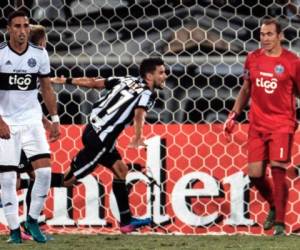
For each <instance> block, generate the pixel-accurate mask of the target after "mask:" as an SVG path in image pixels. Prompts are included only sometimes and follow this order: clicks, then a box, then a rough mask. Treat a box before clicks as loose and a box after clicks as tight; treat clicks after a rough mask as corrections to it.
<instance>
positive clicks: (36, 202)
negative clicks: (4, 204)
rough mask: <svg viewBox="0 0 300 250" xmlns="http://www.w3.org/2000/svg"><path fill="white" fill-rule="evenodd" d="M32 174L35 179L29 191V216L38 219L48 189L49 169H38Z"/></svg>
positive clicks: (49, 181) (49, 180)
mask: <svg viewBox="0 0 300 250" xmlns="http://www.w3.org/2000/svg"><path fill="white" fill-rule="evenodd" d="M34 174H35V179H34V184H33V187H32V191H31V203H30V209H29V215H30V216H31V218H33V219H38V218H39V216H40V213H41V211H42V209H43V207H44V202H45V199H46V198H47V194H48V191H49V189H50V184H51V167H45V168H38V169H36V170H34Z"/></svg>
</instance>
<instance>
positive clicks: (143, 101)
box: [136, 90, 155, 111]
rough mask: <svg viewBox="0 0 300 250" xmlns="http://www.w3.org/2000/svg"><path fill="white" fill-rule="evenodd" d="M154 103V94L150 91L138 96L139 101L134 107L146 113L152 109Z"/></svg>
mask: <svg viewBox="0 0 300 250" xmlns="http://www.w3.org/2000/svg"><path fill="white" fill-rule="evenodd" d="M154 102H155V94H154V93H152V92H151V91H150V90H147V91H143V92H142V93H141V95H140V98H139V101H138V103H137V105H136V108H143V109H145V110H146V111H148V110H149V109H150V108H152V107H153V105H154Z"/></svg>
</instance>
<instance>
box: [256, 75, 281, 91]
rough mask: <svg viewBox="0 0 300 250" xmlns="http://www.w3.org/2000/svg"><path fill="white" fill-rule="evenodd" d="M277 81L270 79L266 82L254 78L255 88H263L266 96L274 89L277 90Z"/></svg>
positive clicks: (262, 79) (261, 78)
mask: <svg viewBox="0 0 300 250" xmlns="http://www.w3.org/2000/svg"><path fill="white" fill-rule="evenodd" d="M277 85H278V84H277V79H276V78H271V79H268V80H265V79H264V78H263V77H260V78H256V86H257V87H261V88H264V90H265V92H266V93H267V94H273V93H274V91H275V89H276V88H277Z"/></svg>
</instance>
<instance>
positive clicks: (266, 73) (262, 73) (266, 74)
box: [259, 72, 273, 77]
mask: <svg viewBox="0 0 300 250" xmlns="http://www.w3.org/2000/svg"><path fill="white" fill-rule="evenodd" d="M259 74H260V75H261V76H267V77H273V73H269V72H259Z"/></svg>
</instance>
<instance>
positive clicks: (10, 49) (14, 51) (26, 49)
mask: <svg viewBox="0 0 300 250" xmlns="http://www.w3.org/2000/svg"><path fill="white" fill-rule="evenodd" d="M7 45H8V47H9V48H10V50H11V51H12V52H14V53H16V54H17V55H19V56H21V55H23V54H25V53H26V51H27V50H28V47H29V43H27V46H26V48H25V50H24V51H23V52H22V53H19V52H17V51H15V50H14V49H13V48H12V47H11V46H10V43H9V42H8V43H7Z"/></svg>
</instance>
